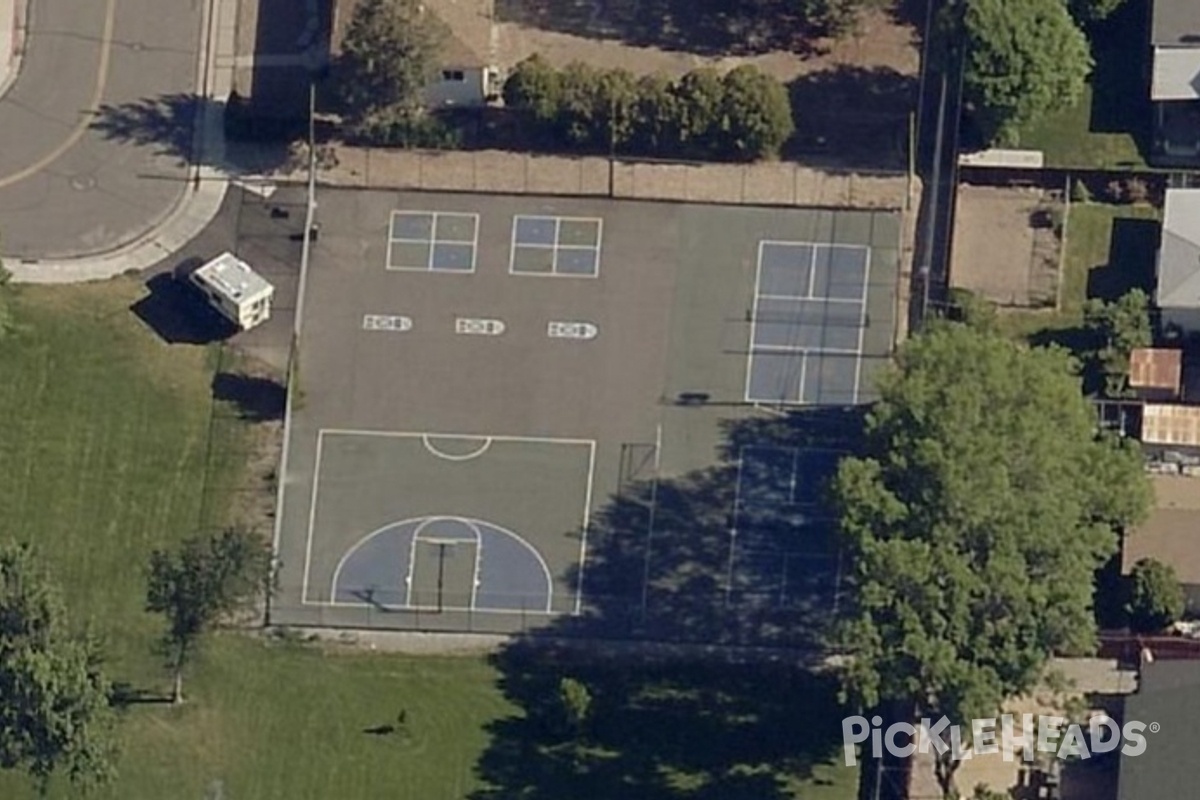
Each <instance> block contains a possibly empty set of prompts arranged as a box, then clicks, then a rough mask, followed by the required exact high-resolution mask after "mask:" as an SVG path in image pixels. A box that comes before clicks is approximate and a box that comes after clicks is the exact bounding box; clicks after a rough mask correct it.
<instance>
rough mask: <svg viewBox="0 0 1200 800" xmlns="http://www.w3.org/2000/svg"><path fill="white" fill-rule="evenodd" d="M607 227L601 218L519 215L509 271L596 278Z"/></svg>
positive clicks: (521, 273)
mask: <svg viewBox="0 0 1200 800" xmlns="http://www.w3.org/2000/svg"><path fill="white" fill-rule="evenodd" d="M603 226H604V221H603V220H602V219H599V218H579V217H558V216H533V215H517V216H515V217H513V239H512V255H511V259H510V262H509V272H511V273H513V274H514V275H562V276H575V277H583V278H594V277H596V275H597V274H598V273H599V271H600V245H601V237H602V235H603Z"/></svg>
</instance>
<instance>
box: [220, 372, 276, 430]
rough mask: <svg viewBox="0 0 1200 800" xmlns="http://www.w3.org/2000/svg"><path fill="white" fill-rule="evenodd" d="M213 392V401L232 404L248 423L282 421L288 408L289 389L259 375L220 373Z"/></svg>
mask: <svg viewBox="0 0 1200 800" xmlns="http://www.w3.org/2000/svg"><path fill="white" fill-rule="evenodd" d="M212 391H213V399H214V400H218V401H223V402H227V403H232V404H233V405H234V406H236V407H237V410H238V414H239V416H240V417H241V418H242V419H244V420H247V421H249V422H273V421H278V420H282V419H283V415H284V410H285V409H286V407H287V387H286V386H285V385H283V384H282V383H280V382H279V381H277V380H275V379H273V378H268V377H264V376H260V375H245V374H242V373H235V372H219V373H217V374H216V375H214V376H213V381H212Z"/></svg>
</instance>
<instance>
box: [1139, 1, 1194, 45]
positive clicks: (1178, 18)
mask: <svg viewBox="0 0 1200 800" xmlns="http://www.w3.org/2000/svg"><path fill="white" fill-rule="evenodd" d="M1151 19H1152V22H1151V24H1150V43H1151V44H1153V45H1174V46H1176V47H1179V46H1184V47H1186V46H1188V45H1191V46H1193V47H1200V3H1197V2H1196V0H1154V12H1153V14H1152V15H1151Z"/></svg>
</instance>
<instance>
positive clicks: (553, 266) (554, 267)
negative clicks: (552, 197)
mask: <svg viewBox="0 0 1200 800" xmlns="http://www.w3.org/2000/svg"><path fill="white" fill-rule="evenodd" d="M520 220H538V221H541V222H553V223H554V242H553V243H551V244H542V243H538V242H518V241H517V225H518V224H519V221H520ZM564 222H587V223H595V225H596V244H595V245H586V244H583V245H579V244H562V243H561V242H559V240H558V239H559V236H560V232H561V229H562V224H563V223H564ZM603 236H604V219H603V218H602V217H564V216H560V215H557V214H514V215H513V224H512V239H511V242H510V244H509V257H508V274H510V275H518V276H521V277H525V278H592V279H596V278H599V277H600V247H601V243H602V241H603ZM517 247H530V248H534V249H542V250H550V251H551V257H550V271H549V272H535V271H533V270H518V269H516V260H517V259H516V253H517ZM559 250H592V251H594V252H595V254H596V269H595V271H594V272H589V273H577V272H560V271H559V269H558V252H559Z"/></svg>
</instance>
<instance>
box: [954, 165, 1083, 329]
mask: <svg viewBox="0 0 1200 800" xmlns="http://www.w3.org/2000/svg"><path fill="white" fill-rule="evenodd" d="M1064 213H1065V212H1064V207H1063V203H1062V198H1061V195H1060V194H1059V193H1054V192H1047V191H1044V190H1042V189H1033V188H1029V189H1026V188H1001V187H992V186H971V185H968V184H963V185H961V186H960V187H959V189H958V204H957V211H956V214H955V219H954V249H953V263H952V265H951V268H950V282H951V284H952V285H953V286H955V287H957V288H962V289H969V290H970V291H972V292H974V293H976V294H978V295H980V296H982V297H986V298H987V299H989V300H991V301H992V302H994V303H996V304H997V305H999V306H1001V307H1004V308H1047V307H1051V308H1052V307H1054V306H1055V305H1056V302H1057V293H1058V281H1059V262H1060V259H1061V249H1062V241H1061V230H1062V219H1063V215H1064Z"/></svg>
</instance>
